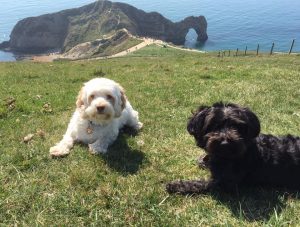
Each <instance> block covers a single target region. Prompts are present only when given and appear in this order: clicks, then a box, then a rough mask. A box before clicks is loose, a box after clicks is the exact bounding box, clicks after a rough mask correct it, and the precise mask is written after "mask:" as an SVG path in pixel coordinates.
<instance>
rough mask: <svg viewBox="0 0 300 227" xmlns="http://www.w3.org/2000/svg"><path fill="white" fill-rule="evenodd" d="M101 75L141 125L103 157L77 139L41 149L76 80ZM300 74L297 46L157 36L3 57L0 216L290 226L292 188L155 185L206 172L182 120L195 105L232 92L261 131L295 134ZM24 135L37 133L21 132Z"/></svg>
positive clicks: (9, 219)
mask: <svg viewBox="0 0 300 227" xmlns="http://www.w3.org/2000/svg"><path fill="white" fill-rule="evenodd" d="M102 75H104V76H105V77H108V78H111V79H114V80H116V81H117V82H119V83H120V84H121V85H122V86H123V87H124V88H125V90H126V95H127V97H128V98H129V100H130V102H131V104H132V105H133V106H134V108H135V109H137V110H138V111H139V113H140V118H141V121H142V122H143V123H144V128H143V130H142V131H141V132H140V133H139V134H138V135H137V136H130V135H128V134H121V135H120V136H119V138H118V140H117V141H116V143H115V144H114V145H113V146H111V148H110V149H109V153H108V155H105V156H94V155H91V154H89V153H88V151H87V148H86V147H85V146H80V145H76V146H75V147H74V149H73V151H72V153H71V154H70V155H69V156H68V157H66V158H63V159H51V158H49V156H48V151H49V148H50V147H51V146H52V145H54V144H55V143H56V142H58V141H59V140H60V139H61V137H62V135H63V134H64V132H65V130H66V127H67V124H68V121H69V119H70V117H71V115H72V112H73V111H74V108H75V99H76V96H77V93H78V91H79V89H80V87H81V86H82V84H83V82H85V81H87V80H89V79H91V78H93V77H95V76H102ZM299 78H300V58H299V56H295V55H293V56H286V55H280V56H279V55H276V56H268V55H261V56H259V57H256V56H249V57H247V56H246V57H244V56H240V57H224V58H219V57H217V54H215V53H209V54H198V53H192V52H191V53H189V52H184V51H179V50H173V49H171V48H159V47H155V46H148V47H146V48H144V49H142V50H140V51H137V52H135V53H132V54H130V55H128V56H127V57H123V58H116V59H106V60H101V61H80V62H53V63H29V62H16V63H0V97H1V101H0V150H1V152H0V182H1V187H0V222H1V223H2V224H3V225H13V224H15V225H30V226H31V225H46V226H48V225H57V226H61V225H63V226H65V225H76V226H78V225H97V226H99V225H101V226H103V225H137V226H151V225H154V226H200V225H201V226H211V225H233V226H261V225H266V226H269V225H271V226H273V225H274V226H282V225H291V226H296V225H297V224H298V223H299V221H300V220H299V217H300V212H299V210H300V209H299V208H300V201H299V199H298V195H297V193H296V194H294V195H291V194H289V193H286V192H285V191H284V190H277V189H273V190H267V189H261V188H258V189H249V190H244V191H241V192H240V193H239V195H234V196H233V195H223V194H216V195H204V196H196V197H183V196H169V195H168V194H167V193H166V192H165V189H164V187H165V183H167V182H169V181H172V180H175V179H196V178H199V177H208V176H209V173H208V172H207V171H206V170H200V169H199V168H198V167H197V165H196V159H197V157H198V156H199V155H200V154H202V153H203V152H202V151H201V150H200V149H199V148H197V147H196V145H195V143H194V141H193V138H192V137H191V136H189V135H188V133H187V131H186V122H187V119H188V117H189V116H190V114H191V110H194V109H196V108H197V107H198V106H199V105H200V104H208V105H210V104H211V103H213V102H216V101H220V100H223V101H225V102H226V101H230V102H236V103H239V104H241V105H245V106H248V107H250V108H251V109H252V110H253V111H254V112H256V113H257V115H258V116H259V118H260V120H261V125H262V132H264V133H272V134H287V133H290V134H295V135H297V134H298V135H299V134H300V100H299V97H300V89H299V88H300V80H299ZM11 99H15V101H14V102H13V106H10V105H11V104H8V103H9V102H10V101H9V100H11ZM41 131H42V132H43V133H42V134H41V133H40V132H41ZM28 134H34V137H33V139H32V140H31V141H29V142H28V143H24V142H23V138H24V137H25V136H26V135H28Z"/></svg>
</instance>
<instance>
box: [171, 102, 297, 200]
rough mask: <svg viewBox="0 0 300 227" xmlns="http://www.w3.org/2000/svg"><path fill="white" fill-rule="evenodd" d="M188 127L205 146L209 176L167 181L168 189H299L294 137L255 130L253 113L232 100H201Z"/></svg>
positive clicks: (180, 191)
mask: <svg viewBox="0 0 300 227" xmlns="http://www.w3.org/2000/svg"><path fill="white" fill-rule="evenodd" d="M187 130H188V132H189V133H190V134H191V135H193V136H194V137H195V140H196V141H197V145H198V146H199V147H201V148H203V149H204V150H205V152H206V156H205V157H204V159H203V161H202V164H204V165H205V166H206V167H207V168H209V170H210V172H211V179H210V180H208V181H206V180H194V181H177V182H171V183H169V184H167V186H166V188H167V191H168V192H169V193H180V194H194V193H196V194H197V193H205V192H209V191H214V190H221V191H226V192H233V191H235V190H236V189H237V188H238V187H240V186H257V185H261V186H279V187H287V188H292V189H300V138H299V137H294V136H291V135H287V136H283V137H277V136H272V135H264V134H260V135H259V132H260V123H259V120H258V118H257V116H256V115H255V114H254V113H253V112H252V111H251V110H249V109H248V108H244V107H240V106H238V105H236V104H232V103H229V104H223V103H215V104H213V106H211V107H208V106H201V107H200V108H199V109H198V110H197V111H196V113H194V114H193V116H192V117H191V118H190V120H189V122H188V126H187Z"/></svg>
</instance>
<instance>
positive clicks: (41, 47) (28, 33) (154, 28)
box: [0, 0, 207, 53]
mask: <svg viewBox="0 0 300 227" xmlns="http://www.w3.org/2000/svg"><path fill="white" fill-rule="evenodd" d="M123 28H125V29H127V30H128V31H129V33H131V34H133V35H137V36H148V37H151V38H156V39H161V40H164V41H167V42H172V43H174V44H183V43H184V41H185V36H186V34H187V32H188V29H190V28H194V29H195V31H196V32H197V34H198V41H200V42H204V41H206V40H207V33H206V29H207V22H206V19H205V17H203V16H199V17H192V16H191V17H187V18H185V19H184V20H182V21H180V22H177V23H173V22H172V21H170V20H168V19H166V18H164V17H163V16H162V15H161V14H159V13H156V12H151V13H146V12H144V11H142V10H139V9H137V8H135V7H133V6H130V5H128V4H124V3H115V2H114V3H113V2H110V1H102V0H101V1H97V2H95V3H92V4H89V5H86V6H83V7H80V8H76V9H69V10H64V11H60V12H57V13H53V14H45V15H41V16H38V17H29V18H25V19H23V20H21V21H19V22H18V23H17V24H16V25H15V27H14V29H13V31H12V33H11V35H10V40H9V42H5V43H2V44H0V48H2V49H3V48H5V49H7V50H11V51H15V52H22V53H43V52H47V51H51V50H56V51H61V52H66V51H68V50H70V49H71V48H73V47H74V46H76V45H78V44H80V43H84V42H92V41H95V40H97V39H101V38H105V36H111V35H113V34H114V33H116V31H118V30H120V29H123Z"/></svg>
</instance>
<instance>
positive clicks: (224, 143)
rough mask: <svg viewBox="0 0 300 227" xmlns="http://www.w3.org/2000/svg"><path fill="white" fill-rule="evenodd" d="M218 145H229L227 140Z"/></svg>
mask: <svg viewBox="0 0 300 227" xmlns="http://www.w3.org/2000/svg"><path fill="white" fill-rule="evenodd" d="M220 144H221V145H222V146H226V145H228V144H229V143H228V141H227V140H223V141H222V142H221V143H220Z"/></svg>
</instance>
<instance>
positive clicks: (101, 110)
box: [97, 106, 105, 113]
mask: <svg viewBox="0 0 300 227" xmlns="http://www.w3.org/2000/svg"><path fill="white" fill-rule="evenodd" d="M104 109H105V106H97V112H98V113H103V111H104Z"/></svg>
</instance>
